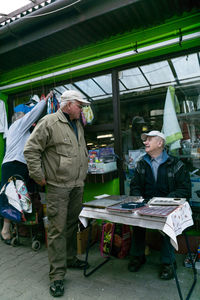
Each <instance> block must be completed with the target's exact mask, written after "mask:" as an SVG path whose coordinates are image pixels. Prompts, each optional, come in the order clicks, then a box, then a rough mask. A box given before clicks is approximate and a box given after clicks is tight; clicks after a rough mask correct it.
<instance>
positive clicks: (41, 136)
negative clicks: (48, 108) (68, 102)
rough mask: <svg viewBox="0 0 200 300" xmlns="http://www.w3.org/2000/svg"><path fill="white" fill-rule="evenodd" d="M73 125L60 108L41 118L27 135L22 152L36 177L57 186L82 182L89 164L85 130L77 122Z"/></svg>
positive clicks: (32, 174)
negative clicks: (75, 126)
mask: <svg viewBox="0 0 200 300" xmlns="http://www.w3.org/2000/svg"><path fill="white" fill-rule="evenodd" d="M76 124H77V131H78V140H77V137H76V135H75V132H74V129H73V128H72V126H71V125H70V123H69V122H68V120H67V119H66V117H65V115H64V114H63V113H62V111H61V109H59V110H58V111H57V112H56V113H54V114H50V115H47V116H45V117H44V118H42V119H41V120H40V121H39V122H38V124H37V126H36V128H35V129H34V131H33V132H32V134H31V136H30V138H29V139H28V141H27V143H26V145H25V149H24V156H25V158H26V161H27V165H28V169H29V175H30V177H32V178H33V179H34V180H35V181H41V180H42V179H43V178H45V179H46V182H47V184H51V185H54V186H60V187H66V186H67V187H75V186H83V185H84V179H85V177H86V175H87V168H88V151H87V148H86V143H85V139H84V131H83V128H82V125H81V124H80V122H79V121H77V122H76Z"/></svg>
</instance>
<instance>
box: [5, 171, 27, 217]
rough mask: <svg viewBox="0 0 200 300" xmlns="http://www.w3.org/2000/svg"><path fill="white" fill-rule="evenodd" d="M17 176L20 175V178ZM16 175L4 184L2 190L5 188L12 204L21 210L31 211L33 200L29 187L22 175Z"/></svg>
mask: <svg viewBox="0 0 200 300" xmlns="http://www.w3.org/2000/svg"><path fill="white" fill-rule="evenodd" d="M15 176H16V177H17V176H18V177H19V178H20V179H16V177H15ZM15 176H12V177H10V178H9V179H8V182H7V183H6V184H5V185H4V186H3V188H2V190H4V193H5V195H6V196H7V199H8V203H9V204H10V205H12V206H13V207H14V208H16V209H17V210H18V211H19V212H25V213H31V212H32V202H31V198H30V196H29V193H28V190H27V187H26V185H25V183H24V181H23V178H22V177H21V176H19V175H15Z"/></svg>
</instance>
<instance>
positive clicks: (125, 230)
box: [111, 224, 131, 258]
mask: <svg viewBox="0 0 200 300" xmlns="http://www.w3.org/2000/svg"><path fill="white" fill-rule="evenodd" d="M130 248H131V230H130V226H129V225H124V224H116V226H115V232H114V237H113V245H112V252H111V254H112V255H113V256H116V257H118V258H124V257H126V256H127V255H128V254H129V251H130Z"/></svg>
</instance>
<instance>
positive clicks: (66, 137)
mask: <svg viewBox="0 0 200 300" xmlns="http://www.w3.org/2000/svg"><path fill="white" fill-rule="evenodd" d="M84 105H90V102H88V101H87V100H84V99H83V98H82V95H81V94H80V93H79V92H77V91H74V90H68V91H65V92H64V93H63V94H62V95H61V104H60V109H59V110H58V111H57V112H56V113H54V114H50V115H46V116H45V117H44V118H43V119H41V120H40V122H39V123H38V124H37V126H36V128H35V130H34V131H33V133H32V134H31V136H30V138H29V140H28V142H27V144H26V146H25V150H24V155H25V158H26V161H27V165H28V169H29V175H30V177H32V178H33V179H34V180H35V181H36V182H37V183H38V184H39V185H41V186H44V185H46V190H47V195H46V196H47V197H46V200H47V216H48V221H49V227H48V256H49V263H50V272H49V278H50V294H51V295H52V296H53V297H59V296H62V295H63V294H64V284H63V279H64V277H65V273H66V269H67V267H68V268H70V267H71V268H78V269H83V268H84V267H85V262H84V261H81V260H79V259H78V258H77V257H76V254H77V240H76V235H77V225H78V216H79V213H80V211H81V208H82V197H83V186H84V179H85V177H86V174H87V168H88V152H87V148H86V143H85V139H84V131H83V128H82V125H81V123H80V121H79V118H80V114H81V110H82V107H83V106H84Z"/></svg>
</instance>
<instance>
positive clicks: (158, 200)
mask: <svg viewBox="0 0 200 300" xmlns="http://www.w3.org/2000/svg"><path fill="white" fill-rule="evenodd" d="M185 202H186V199H185V198H165V197H153V198H152V199H150V200H149V201H148V205H149V206H151V205H156V206H171V205H172V206H179V205H181V204H184V203H185Z"/></svg>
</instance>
